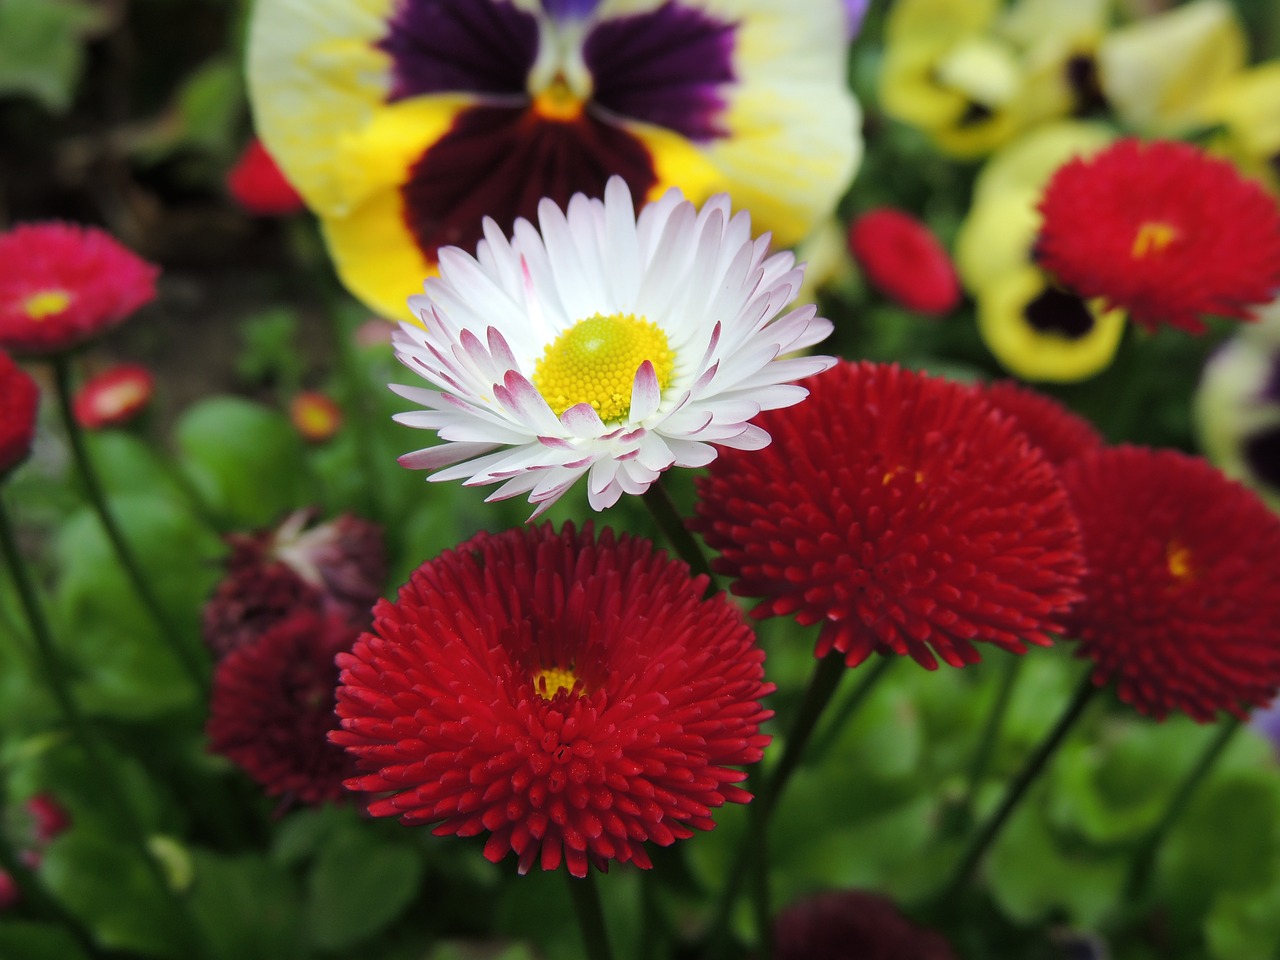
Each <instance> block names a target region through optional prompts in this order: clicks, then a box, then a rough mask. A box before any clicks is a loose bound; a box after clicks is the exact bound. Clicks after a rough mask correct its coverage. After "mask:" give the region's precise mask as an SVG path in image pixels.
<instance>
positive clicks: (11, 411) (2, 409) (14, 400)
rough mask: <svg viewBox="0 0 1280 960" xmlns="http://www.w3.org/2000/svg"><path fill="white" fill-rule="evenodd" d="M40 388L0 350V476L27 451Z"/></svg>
mask: <svg viewBox="0 0 1280 960" xmlns="http://www.w3.org/2000/svg"><path fill="white" fill-rule="evenodd" d="M39 405H40V388H39V387H37V386H36V382H35V381H34V380H32V379H31V376H30V374H28V373H27V372H26V371H25V370H23V369H22V368H21V367H20V366H18V365H17V364H16V363H14V362H13V358H12V357H10V356H9V355H8V354H7V353H5V352H4V351H3V350H0V476H4V474H6V473H8V472H9V471H10V470H12V469H13V468H14V467H16V466H17V465H18V464H20V463H22V461H23V460H25V459H27V455H28V454H30V453H31V443H32V441H33V440H34V439H35V434H36V409H37V407H39Z"/></svg>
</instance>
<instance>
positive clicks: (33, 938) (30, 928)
mask: <svg viewBox="0 0 1280 960" xmlns="http://www.w3.org/2000/svg"><path fill="white" fill-rule="evenodd" d="M0 957H8V958H9V960H88V957H89V955H88V954H87V953H85V952H84V950H82V949H81V948H80V944H79V942H78V941H77V940H76V938H75V937H73V936H72V935H71V934H69V933H68V932H67V931H66V930H63V929H62V928H61V927H55V926H51V925H49V924H45V923H31V922H28V921H26V920H10V919H8V918H6V919H5V920H4V921H3V922H0Z"/></svg>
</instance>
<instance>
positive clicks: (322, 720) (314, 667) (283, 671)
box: [206, 610, 359, 804]
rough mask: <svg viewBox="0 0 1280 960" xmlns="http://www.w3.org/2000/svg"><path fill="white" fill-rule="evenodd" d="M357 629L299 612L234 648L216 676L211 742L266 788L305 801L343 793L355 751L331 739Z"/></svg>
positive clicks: (208, 728)
mask: <svg viewBox="0 0 1280 960" xmlns="http://www.w3.org/2000/svg"><path fill="white" fill-rule="evenodd" d="M358 632H359V631H358V630H356V629H354V628H352V627H351V626H350V625H349V624H347V623H345V622H344V621H342V620H341V619H339V618H335V617H328V618H324V617H321V616H319V615H317V614H315V613H313V612H312V611H309V610H301V611H297V612H295V613H294V614H293V615H292V616H290V617H289V618H288V619H286V620H284V621H283V622H281V623H279V624H277V625H276V626H274V627H272V628H271V629H270V630H268V631H267V632H266V633H264V634H263V635H262V636H261V637H259V638H258V639H257V640H255V641H254V642H253V643H250V644H246V645H245V646H242V647H239V648H237V649H235V650H233V651H231V652H230V653H229V654H227V656H225V657H224V658H223V659H222V660H221V661H220V662H219V663H218V669H217V671H216V672H215V673H214V678H213V698H212V700H211V702H210V704H209V721H208V723H207V725H206V733H207V734H208V737H209V750H210V751H211V752H213V753H216V754H220V755H221V756H224V757H226V758H227V759H229V760H230V761H231V762H232V763H234V764H236V766H238V767H240V768H241V769H242V770H244V772H245V773H247V774H248V775H249V776H250V777H251V778H252V779H253V780H254V781H255V782H257V783H259V784H261V785H262V786H263V787H264V788H265V790H266V792H267V794H268V795H270V796H281V797H285V798H286V799H289V800H297V801H299V802H301V803H306V804H318V803H324V802H326V801H333V800H338V799H341V798H342V797H344V796H345V795H346V790H345V788H344V787H343V781H345V780H346V779H347V778H348V777H349V776H351V774H352V773H354V769H353V764H352V763H351V758H350V757H348V756H347V755H346V753H345V752H343V750H342V749H341V748H340V747H337V746H335V745H334V744H332V743H330V742H329V739H328V735H329V732H330V731H331V730H333V729H335V728H336V727H337V726H338V718H337V716H336V715H335V714H334V712H333V707H334V690H335V688H336V687H337V685H338V667H337V664H336V663H335V662H334V656H335V655H336V654H337V653H339V652H340V651H344V650H350V649H351V645H352V643H354V642H355V639H356V635H357V634H358Z"/></svg>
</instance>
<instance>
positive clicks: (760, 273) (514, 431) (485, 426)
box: [392, 177, 835, 516]
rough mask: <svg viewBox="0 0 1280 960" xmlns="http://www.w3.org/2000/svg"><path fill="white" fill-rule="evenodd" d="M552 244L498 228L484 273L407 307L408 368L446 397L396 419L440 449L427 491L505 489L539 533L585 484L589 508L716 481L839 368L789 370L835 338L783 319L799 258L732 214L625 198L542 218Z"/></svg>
mask: <svg viewBox="0 0 1280 960" xmlns="http://www.w3.org/2000/svg"><path fill="white" fill-rule="evenodd" d="M538 222H539V225H540V227H541V234H539V232H538V230H537V229H535V228H534V226H533V225H532V224H531V223H529V222H528V221H526V220H523V219H521V220H517V221H516V224H515V234H514V236H513V237H511V238H510V239H508V238H507V237H505V236H503V234H502V233H501V232H500V230H499V228H498V226H497V225H496V224H495V223H494V222H493V221H492V220H486V221H485V225H484V236H485V239H484V240H482V241H481V242H480V244H479V247H478V249H477V251H476V256H475V257H472V256H470V255H469V254H467V253H465V252H464V251H462V250H459V249H457V248H456V247H449V248H445V249H442V250H441V251H440V274H439V276H438V277H432V278H430V279H428V280H427V281H426V293H425V295H422V296H417V297H411V298H410V300H409V306H410V307H411V308H412V309H413V310H414V312H415V313H416V314H417V315H418V316H419V318H420V319H421V322H422V326H421V327H419V326H415V325H413V324H409V323H403V324H401V325H400V329H399V330H398V331H396V333H395V335H394V337H393V342H394V344H395V349H396V355H397V357H398V358H399V359H400V361H401V362H402V363H403V364H405V366H407V367H408V368H409V369H411V370H413V371H414V372H415V373H417V374H418V375H419V376H421V377H422V378H423V379H425V380H427V381H428V382H429V383H431V384H432V385H433V386H434V387H435V388H436V389H424V388H422V387H410V386H400V385H394V384H393V385H392V389H393V390H394V391H395V392H396V393H398V394H399V395H400V396H402V397H404V398H405V399H407V400H411V401H413V402H414V403H418V404H421V405H422V407H424V408H425V409H423V410H415V411H413V412H410V413H402V414H399V415H397V417H396V420H397V421H399V422H400V423H403V424H406V425H407V426H411V427H419V428H422V429H426V430H435V431H437V433H438V434H439V436H440V440H441V441H442V442H441V443H440V444H438V445H436V446H431V447H426V448H424V449H422V450H415V451H414V452H412V453H408V454H405V455H404V456H402V457H401V458H400V463H401V464H403V465H404V466H406V467H410V468H413V469H425V470H434V471H436V472H435V473H433V474H432V475H431V476H430V477H429V479H431V480H436V481H448V480H462V481H463V482H464V483H465V484H467V485H484V484H493V483H497V484H500V486H499V487H498V489H497V490H495V491H494V492H493V493H492V494H491V495H490V496H489V498H488V499H489V500H501V499H506V498H508V497H514V496H517V495H522V494H528V498H529V502H530V503H533V504H536V505H537V509H536V510H535V511H534V516H537V515H538V514H539V513H541V512H542V511H543V510H545V509H546V508H547V507H549V506H550V505H551V504H553V503H554V502H555V501H556V500H557V499H559V497H560V496H562V495H563V494H564V492H565V491H566V490H568V489H569V488H570V487H571V486H572V485H573V484H574V483H575V482H576V481H577V480H578V479H579V478H580V477H582V476H584V475H585V476H586V478H587V495H588V500H589V502H590V504H591V506H592V507H593V508H594V509H596V510H603V509H604V508H606V507H609V506H612V505H613V504H614V503H616V502H617V501H618V499H619V497H621V496H622V494H624V493H631V494H640V493H644V492H645V491H646V490H647V489H648V488H649V485H650V484H652V483H653V482H654V481H655V480H657V479H658V477H659V476H660V475H661V474H662V472H663V471H664V470H667V469H669V468H671V467H701V466H705V465H706V464H708V463H710V462H711V461H712V460H714V459H715V457H716V446H724V447H735V448H738V449H745V450H754V449H759V448H761V447H764V446H765V445H767V444H768V443H769V435H768V434H767V433H765V432H764V431H763V430H761V429H760V428H759V427H757V426H754V425H753V424H752V423H750V421H751V419H752V418H753V417H754V416H756V414H758V413H760V411H762V410H773V409H777V408H780V407H789V406H791V405H792V404H795V403H798V402H800V401H801V400H803V399H804V398H805V397H806V396H807V395H808V391H807V390H806V389H805V388H803V387H800V386H797V385H795V383H794V382H793V381H796V380H799V379H801V378H803V377H807V376H810V375H812V374H815V373H820V372H821V371H823V370H826V369H827V368H828V367H830V366H831V365H832V364H833V363H834V362H835V361H834V360H833V359H832V358H830V357H791V358H788V359H779V357H782V356H783V355H785V354H790V353H792V352H793V351H797V350H803V349H804V348H806V347H811V346H813V345H814V344H816V343H818V342H820V341H821V340H823V339H824V338H825V337H826V336H827V335H828V334H829V333H830V332H831V329H832V327H831V323H830V321H828V320H826V319H823V318H821V317H818V316H816V313H817V309H816V308H815V307H813V306H804V307H800V308H799V309H796V310H792V311H791V312H789V313H787V314H785V315H783V316H779V313H780V312H781V311H782V310H783V309H784V308H785V307H786V306H787V304H789V303H790V302H791V301H792V299H794V297H795V295H796V292H797V290H798V289H799V287H800V281H801V278H802V277H803V275H804V267H803V265H799V266H797V265H796V263H795V257H794V256H793V255H792V254H790V253H776V254H773V255H770V254H769V237H768V236H767V235H766V236H762V237H759V238H756V239H752V236H751V221H750V217H749V215H748V214H746V213H745V212H739V213H738V214H737V215H733V216H731V214H730V210H729V200H728V197H727V196H723V195H721V196H717V197H713V198H712V199H710V200H708V201H707V203H706V205H705V206H703V208H702V209H701V210H698V209H696V208H695V207H694V205H693V204H692V203H690V202H688V201H687V200H685V199H684V197H683V196H682V195H681V193H680V191H679V190H675V189H672V190H670V191H668V192H667V193H666V194H665V195H664V196H663V197H661V198H660V199H659V200H657V201H655V202H654V203H651V204H649V205H648V206H646V207H645V208H644V209H643V210H642V211H641V212H640V216H639V218H637V217H636V215H635V211H634V209H633V207H632V201H631V194H630V191H629V190H628V188H627V186H626V184H625V183H624V182H623V181H622V180H621V179H620V178H617V177H614V178H612V179H610V181H609V183H608V186H607V187H606V189H605V196H604V200H603V201H601V200H592V199H588V198H587V197H586V196H584V195H582V194H577V195H575V196H574V197H573V198H572V199H571V200H570V201H569V205H568V210H567V211H562V210H561V209H560V208H559V207H558V206H556V204H555V203H553V202H552V201H550V200H543V201H542V202H541V204H540V205H539V207H538Z"/></svg>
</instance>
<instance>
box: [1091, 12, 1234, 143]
mask: <svg viewBox="0 0 1280 960" xmlns="http://www.w3.org/2000/svg"><path fill="white" fill-rule="evenodd" d="M1246 53H1247V51H1246V43H1245V36H1244V30H1243V28H1242V27H1241V25H1240V21H1239V19H1238V18H1237V16H1236V13H1235V8H1234V7H1233V6H1232V5H1231V4H1230V3H1229V2H1228V0H1194V2H1192V3H1188V4H1186V5H1184V6H1181V7H1177V8H1175V9H1173V10H1170V11H1168V12H1167V13H1162V14H1158V15H1156V16H1153V17H1149V18H1147V19H1145V20H1140V21H1138V22H1136V23H1133V24H1130V25H1129V26H1127V27H1123V28H1121V29H1119V30H1116V31H1115V32H1113V33H1111V34H1110V35H1108V36H1107V37H1105V38H1104V39H1103V41H1102V43H1101V44H1100V45H1099V47H1098V67H1099V78H1100V82H1101V85H1102V89H1103V92H1104V93H1105V94H1106V97H1107V101H1108V102H1109V103H1110V104H1111V106H1112V108H1113V109H1114V110H1115V112H1116V114H1117V115H1118V116H1119V117H1120V119H1121V120H1122V121H1123V122H1124V123H1125V124H1126V125H1127V126H1129V127H1132V128H1133V129H1135V130H1137V131H1138V132H1139V133H1142V134H1144V135H1147V136H1178V135H1180V134H1182V133H1185V132H1187V131H1188V130H1190V129H1191V128H1193V127H1194V126H1195V125H1196V124H1197V123H1198V122H1200V120H1201V118H1202V116H1203V114H1204V108H1205V104H1206V103H1207V101H1208V98H1209V97H1210V96H1212V94H1213V93H1214V91H1215V88H1216V87H1217V86H1218V85H1219V84H1221V83H1223V82H1224V81H1226V80H1227V79H1229V78H1230V77H1231V76H1232V75H1234V74H1235V73H1237V72H1239V71H1240V70H1241V69H1243V67H1244V64H1245V57H1246Z"/></svg>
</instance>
